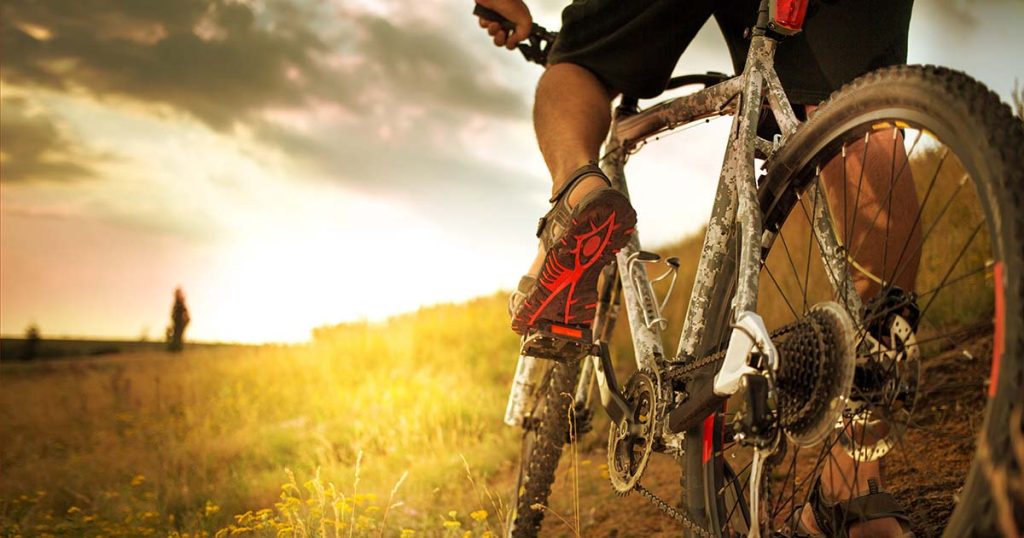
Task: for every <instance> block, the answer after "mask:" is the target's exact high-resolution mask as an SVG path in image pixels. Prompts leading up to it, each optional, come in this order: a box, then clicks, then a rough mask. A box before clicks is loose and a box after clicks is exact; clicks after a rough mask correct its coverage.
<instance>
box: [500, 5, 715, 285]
mask: <svg viewBox="0 0 1024 538" xmlns="http://www.w3.org/2000/svg"><path fill="white" fill-rule="evenodd" d="M713 6H714V0H698V1H695V2H689V3H680V2H676V1H675V0H655V1H653V2H643V3H640V2H619V1H618V0H586V1H577V2H574V3H573V4H571V5H570V6H568V7H567V8H566V9H565V10H564V12H563V14H562V21H563V22H562V29H561V31H560V32H559V37H558V40H557V41H556V42H555V44H554V45H553V47H552V51H551V54H550V55H549V58H548V61H549V67H548V69H547V70H546V71H545V73H544V75H543V76H542V77H541V80H540V83H539V84H538V86H537V94H536V100H535V103H534V128H535V130H536V134H537V141H538V145H539V146H540V150H541V153H542V155H543V156H544V161H545V163H546V164H547V166H548V170H549V172H550V173H551V178H552V194H554V193H556V192H560V187H561V186H562V185H563V184H564V183H565V182H566V181H567V180H569V179H570V178H571V177H572V174H573V172H574V171H576V170H579V169H580V168H581V166H582V165H585V164H586V163H587V162H590V161H596V160H597V159H598V152H599V151H600V147H601V143H602V142H603V141H604V139H605V137H606V136H607V134H608V127H609V125H610V123H611V100H612V98H613V97H614V96H615V95H616V94H618V93H627V94H629V95H632V96H637V97H653V96H655V95H657V94H659V93H661V92H662V91H663V90H664V87H665V83H666V81H667V80H668V78H669V76H670V74H671V72H672V69H673V67H674V66H675V63H676V61H677V60H678V58H679V55H680V54H682V51H683V49H684V48H685V47H686V45H688V44H689V42H690V41H691V40H692V39H693V37H694V36H695V35H696V33H697V31H698V30H699V29H700V27H701V25H702V24H703V22H704V21H705V20H707V18H708V17H710V15H711V12H712V9H713ZM605 185H606V183H605V182H604V180H603V179H600V178H599V177H597V176H592V177H585V178H584V179H583V180H581V181H579V182H578V183H576V184H575V185H574V186H573V188H572V190H571V191H569V192H568V193H567V195H568V200H567V202H568V206H569V207H570V208H573V207H575V206H576V205H577V203H578V202H580V201H581V200H583V198H584V197H586V196H587V195H588V194H590V193H592V192H594V191H595V190H598V189H600V188H602V187H603V186H605ZM547 257H548V253H547V252H546V251H545V249H544V246H543V245H541V246H540V247H539V248H538V254H537V257H536V258H535V259H534V262H533V265H532V266H531V268H530V270H529V272H528V273H527V274H528V275H530V276H537V275H539V274H540V272H541V269H542V266H543V265H544V264H545V259H546V258H547ZM527 286H529V285H528V284H527ZM520 288H521V289H520V291H521V292H524V293H523V295H521V296H525V295H526V294H527V293H529V292H528V291H524V289H522V288H523V284H521V285H520ZM528 289H529V288H528V287H527V288H526V290H528Z"/></svg>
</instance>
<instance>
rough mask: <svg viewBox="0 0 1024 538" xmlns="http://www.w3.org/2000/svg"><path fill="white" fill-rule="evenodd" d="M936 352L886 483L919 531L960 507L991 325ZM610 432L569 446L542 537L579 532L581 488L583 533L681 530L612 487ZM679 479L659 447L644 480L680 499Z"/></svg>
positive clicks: (935, 529)
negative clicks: (576, 506) (608, 463)
mask: <svg viewBox="0 0 1024 538" xmlns="http://www.w3.org/2000/svg"><path fill="white" fill-rule="evenodd" d="M930 351H931V353H932V356H931V357H930V358H927V359H925V360H924V362H923V366H924V372H923V375H922V380H923V385H924V387H923V389H922V391H921V394H920V396H919V400H918V402H919V403H918V406H917V409H916V411H915V413H914V415H913V416H914V420H915V424H914V425H913V427H912V428H910V429H908V432H907V434H906V436H905V437H904V439H903V441H902V442H901V443H900V445H899V446H898V447H897V449H895V450H894V452H893V454H892V456H890V457H888V458H887V459H886V460H885V469H886V471H885V472H886V477H887V481H888V483H887V486H886V489H888V490H889V491H891V492H892V493H893V495H894V496H895V497H896V498H897V500H899V502H901V503H902V504H903V505H904V507H905V508H906V509H907V510H908V511H909V512H910V513H911V514H912V519H913V530H914V532H915V533H916V535H917V536H918V537H930V536H939V535H941V532H942V522H944V521H945V520H946V519H947V518H948V516H949V513H950V512H951V511H952V509H953V507H954V503H955V500H954V496H955V495H956V493H957V492H958V488H959V487H960V485H962V484H963V481H964V479H965V477H966V473H967V468H968V464H969V462H970V458H971V457H972V455H973V452H974V439H973V436H972V434H971V432H975V433H976V432H977V430H978V429H979V428H980V425H981V421H982V419H983V414H984V405H985V399H986V397H985V391H986V389H987V386H986V383H987V379H988V375H989V367H990V366H989V365H990V358H991V353H992V338H991V333H990V329H988V328H981V329H979V330H978V331H973V332H967V333H965V334H962V335H961V336H960V337H959V338H958V339H957V340H956V341H947V342H944V343H942V344H941V347H940V348H939V349H933V350H930ZM606 432H607V430H606V429H603V428H600V427H599V428H598V429H596V430H595V431H594V432H592V433H590V434H588V435H587V437H586V438H584V440H583V442H582V443H581V444H580V446H579V447H578V449H577V450H578V452H579V454H578V456H577V458H576V460H577V463H576V465H575V466H574V465H573V462H572V457H571V455H570V453H569V452H568V448H567V449H566V452H564V453H563V457H562V461H561V465H560V467H559V472H558V478H557V480H556V483H555V486H554V493H553V495H552V498H551V500H550V505H551V513H549V514H548V516H547V517H546V518H545V520H544V529H543V531H542V533H541V534H542V536H553V537H556V536H574V535H575V533H574V531H573V528H574V527H575V526H576V525H577V523H576V516H575V510H574V507H573V504H574V503H573V498H574V495H573V490H574V489H575V488H576V487H578V492H579V493H578V498H579V516H578V519H579V528H580V532H579V535H580V536H584V537H646V536H652V537H660V536H681V528H680V527H679V526H678V525H677V524H676V523H675V522H674V521H673V520H671V519H670V518H668V517H667V516H665V515H664V514H662V513H661V512H660V511H659V510H657V509H656V508H655V507H654V506H653V505H652V504H651V503H650V501H648V500H646V499H644V498H643V497H641V496H640V495H638V494H636V493H633V494H630V495H627V496H625V497H619V496H616V495H615V494H614V493H613V492H612V490H611V486H610V484H609V482H608V479H607V471H606V470H605V469H606V468H605V467H604V466H603V464H604V462H605V451H604V448H603V447H604V443H605V439H606V435H607V433H606ZM574 470H575V471H576V473H575V476H576V477H578V478H577V479H576V481H575V482H574V480H573V479H574V475H573V471H574ZM679 478H680V474H679V467H678V465H677V464H676V463H675V462H674V461H672V459H671V458H668V457H666V456H661V455H658V454H655V455H653V456H652V458H651V464H650V467H649V468H648V471H647V472H646V474H645V475H644V479H643V484H644V485H645V486H646V487H648V488H649V489H651V490H652V491H654V492H655V493H656V494H658V495H659V496H660V497H662V498H663V499H665V500H666V501H669V502H671V503H673V504H675V503H676V502H677V501H678V499H679V494H680V493H679V492H680V487H679ZM576 482H578V486H576ZM563 518H564V519H563Z"/></svg>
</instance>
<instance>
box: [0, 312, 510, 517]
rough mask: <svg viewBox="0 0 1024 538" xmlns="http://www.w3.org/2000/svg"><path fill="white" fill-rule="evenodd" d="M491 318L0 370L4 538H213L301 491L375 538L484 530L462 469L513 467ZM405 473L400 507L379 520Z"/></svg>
mask: <svg viewBox="0 0 1024 538" xmlns="http://www.w3.org/2000/svg"><path fill="white" fill-rule="evenodd" d="M503 303H504V298H503V297H498V296H495V297H488V298H483V299H479V300H476V301H473V302H471V303H469V304H467V305H459V306H453V305H447V306H439V307H434V308H429V309H425V310H421V311H420V312H418V313H416V314H410V315H406V316H402V317H399V318H396V319H392V320H390V321H388V322H387V323H383V324H379V325H374V324H358V325H348V326H342V327H338V328H325V329H321V330H318V331H317V332H316V338H315V340H314V342H313V343H311V344H309V345H305V346H291V347H264V348H253V349H235V350H195V351H190V352H186V353H185V354H183V355H182V356H180V357H172V356H168V355H164V354H160V353H149V354H133V355H125V356H123V357H119V358H102V359H80V360H69V361H62V362H47V363H38V364H22V363H11V362H10V361H4V363H3V369H2V384H3V390H2V391H0V432H2V438H3V444H2V452H0V465H2V469H3V471H2V473H3V476H2V479H0V525H2V526H0V529H2V532H3V533H4V534H18V533H25V534H38V533H41V532H51V533H56V534H68V535H77V534H79V533H80V531H81V530H82V528H84V527H82V525H85V526H87V527H89V526H91V527H93V528H94V529H95V530H97V533H102V534H117V533H118V532H119V531H127V530H130V532H121V534H124V535H136V534H139V533H141V532H145V530H146V529H151V530H152V532H159V533H162V534H166V533H167V532H169V531H177V532H182V533H186V532H187V533H196V532H204V531H205V532H207V533H210V534H212V533H215V531H216V530H218V529H221V528H224V527H225V526H227V525H229V524H235V525H236V526H238V525H239V522H238V521H237V520H235V519H234V518H233V517H232V516H234V515H244V514H246V513H247V512H249V511H250V510H251V511H252V514H257V513H258V510H259V509H271V512H262V514H263V515H262V516H261V517H265V518H266V517H271V516H274V517H279V518H280V519H281V520H282V521H287V519H288V518H287V517H285V516H284V514H288V513H292V514H293V516H294V512H295V510H294V508H295V506H294V502H292V501H290V500H288V499H291V498H292V497H295V498H299V499H300V501H301V502H302V503H306V501H307V500H308V499H310V498H315V497H316V496H314V497H309V495H311V493H309V491H308V489H309V488H319V489H317V491H318V492H319V493H317V495H321V497H322V498H319V500H317V501H316V502H315V503H314V504H316V503H319V504H324V503H326V504H324V506H327V505H328V504H330V503H331V502H336V501H339V500H341V497H340V495H341V494H342V493H343V492H344V494H345V495H348V497H347V498H346V499H347V500H346V501H345V502H346V503H348V506H349V507H350V508H353V509H354V508H359V509H360V510H363V509H364V508H368V507H370V506H376V507H377V508H376V509H372V510H370V512H371V513H370V514H366V513H364V512H360V511H356V512H349V513H348V515H349V516H353V515H355V519H354V520H352V521H349V523H353V522H358V521H360V520H359V517H364V518H370V516H372V515H374V514H376V518H377V519H376V520H374V519H373V518H370V519H366V520H363V521H364V525H363V528H361V529H360V531H361V532H362V531H365V532H366V533H367V534H371V535H374V536H376V535H377V531H378V530H379V529H377V528H371V527H367V525H369V524H370V523H374V521H377V522H378V523H379V520H380V519H381V517H382V516H383V514H384V511H388V522H387V525H388V526H389V528H392V529H399V530H400V529H401V528H408V529H445V528H449V529H452V528H455V525H454V523H453V522H455V521H459V522H461V524H462V525H463V526H462V527H461V528H463V530H465V529H468V528H471V527H472V525H471V524H473V523H475V524H477V526H480V527H481V528H483V527H482V526H481V522H477V521H475V520H473V519H471V518H469V514H470V513H472V512H475V513H477V517H479V514H480V512H479V510H480V509H481V508H483V507H482V506H481V503H480V502H479V500H478V498H477V496H476V493H475V492H474V489H473V487H472V485H471V484H470V483H469V481H468V480H467V479H466V477H465V473H464V468H465V466H467V465H468V466H469V467H471V468H472V469H473V471H474V472H475V473H478V474H479V475H480V476H481V477H484V478H487V477H491V476H493V475H495V474H496V473H500V472H502V471H503V470H505V469H506V468H507V467H509V466H510V465H511V461H512V460H513V457H514V455H515V454H516V453H517V449H516V447H515V439H516V436H515V433H514V432H512V431H511V430H509V429H506V428H502V427H500V426H499V425H500V424H501V414H502V412H503V410H504V399H505V396H506V395H507V392H506V391H507V383H508V379H509V375H510V371H511V369H512V368H513V365H514V361H515V356H516V353H517V350H518V342H517V340H516V338H515V336H514V335H512V334H511V333H510V331H508V329H507V317H506V315H505V314H504V311H503V308H502V306H501V305H502V304H503ZM360 454H362V462H361V466H360V476H359V483H358V484H359V486H358V491H357V492H355V491H353V490H352V489H351V488H350V486H351V485H353V484H354V483H355V481H354V479H355V472H356V462H357V460H358V458H359V457H360V456H359V455H360ZM462 457H464V458H465V460H463V459H462ZM464 461H465V462H464ZM286 468H288V469H291V470H292V471H294V473H295V475H296V476H297V477H299V478H298V479H297V480H293V479H289V478H288V476H287V475H286V473H285V469H286ZM318 469H319V478H318V479H315V480H313V481H312V482H309V483H308V484H307V485H306V486H303V483H304V482H306V481H308V480H310V479H313V478H314V477H315V476H316V473H317V470H318ZM405 473H407V474H408V478H407V479H406V480H405V482H404V484H403V485H402V487H401V488H400V489H398V490H397V491H396V496H397V497H398V501H400V502H401V503H402V504H401V505H400V506H398V507H391V504H394V502H392V503H391V504H388V505H387V506H384V505H383V504H382V503H383V502H384V500H385V499H387V497H388V495H387V492H388V491H391V490H392V488H393V486H394V484H395V483H396V482H397V481H398V480H399V478H401V477H402V476H403V475H404V474H405ZM282 482H284V484H285V490H284V493H283V494H284V495H285V497H287V498H285V499H282V497H281V495H282V491H281V485H282ZM330 484H334V485H335V487H334V488H333V489H332V488H331V486H330ZM344 488H350V489H347V490H346V489H344ZM329 491H334V492H336V495H335V497H331V496H330V495H327V494H326V493H324V492H329ZM37 492H39V493H37ZM300 493H301V494H302V495H300ZM323 495H326V497H324V496H323ZM282 502H284V503H286V504H285V505H284V507H285V508H287V510H286V511H284V512H282V511H281V510H274V505H275V503H278V504H279V503H282ZM288 503H291V504H288ZM302 506H304V507H305V506H306V504H302ZM310 506H312V505H310ZM452 510H455V511H456V512H455V514H454V515H451V514H449V512H450V511H452ZM289 511H290V512H289ZM275 514H276V515H275ZM498 516H499V515H498V514H496V513H493V512H492V513H491V514H490V517H489V522H488V525H491V526H495V525H498ZM126 518H127V519H128V520H130V524H128V526H127V527H124V526H123V525H121V524H122V523H124V522H125V520H126ZM86 519H88V521H86ZM250 519H251V518H250ZM271 519H272V518H271ZM349 519H351V517H349ZM247 521H248V520H247ZM268 521H269V520H268ZM250 523H251V521H250ZM101 524H106V530H105V531H103V532H101V531H100V529H101V527H100V525H101ZM118 525H121V526H118ZM268 525H269V523H268ZM445 525H447V527H446V526H445ZM242 526H245V525H242ZM249 527H252V525H249ZM269 528H270V527H268V529H269ZM348 528H350V529H351V528H354V527H353V526H352V525H350V526H349V527H348ZM291 529H292V530H293V531H295V529H296V527H294V526H292V527H291ZM296 532H297V531H296ZM395 532H397V531H395ZM329 534H331V535H333V531H332V532H331V533H329ZM343 535H344V534H343Z"/></svg>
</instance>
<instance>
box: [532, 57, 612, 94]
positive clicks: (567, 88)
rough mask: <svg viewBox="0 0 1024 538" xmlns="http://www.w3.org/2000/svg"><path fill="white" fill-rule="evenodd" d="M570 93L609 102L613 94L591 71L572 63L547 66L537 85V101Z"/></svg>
mask: <svg viewBox="0 0 1024 538" xmlns="http://www.w3.org/2000/svg"><path fill="white" fill-rule="evenodd" d="M563 93H572V94H575V95H595V96H600V97H601V98H602V99H606V100H608V101H611V100H612V98H613V97H614V95H615V94H614V93H613V92H612V90H611V89H610V88H608V87H607V86H606V85H605V84H604V83H603V82H601V80H600V79H599V78H597V75H595V74H594V73H593V72H592V71H590V70H589V69H587V68H586V67H583V66H581V65H577V64H573V63H557V64H554V65H549V66H548V67H547V68H546V69H545V70H544V74H543V75H541V77H540V81H539V82H538V83H537V100H538V101H541V100H543V99H546V98H548V97H549V96H552V95H558V94H563Z"/></svg>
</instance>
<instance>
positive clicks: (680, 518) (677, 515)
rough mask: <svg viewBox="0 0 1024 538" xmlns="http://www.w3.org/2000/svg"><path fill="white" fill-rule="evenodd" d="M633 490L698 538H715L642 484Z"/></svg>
mask: <svg viewBox="0 0 1024 538" xmlns="http://www.w3.org/2000/svg"><path fill="white" fill-rule="evenodd" d="M633 489H635V490H636V491H637V492H638V493H640V495H642V496H643V497H644V498H645V499H647V500H649V501H651V502H652V503H654V506H657V507H658V509H659V510H661V511H662V512H664V513H665V514H666V515H668V516H669V517H671V518H672V519H674V520H676V522H678V523H680V524H681V525H682V526H684V527H686V528H688V529H690V530H691V531H693V532H694V533H695V534H697V535H698V536H701V537H703V538H714V535H712V534H711V531H709V530H707V529H705V528H704V527H701V526H700V524H698V523H697V522H696V521H694V520H692V519H690V517H689V516H687V515H686V514H684V513H682V512H680V511H679V510H676V509H675V508H673V507H672V505H670V504H668V503H667V502H665V501H663V500H662V499H661V497H658V496H657V495H655V494H654V492H652V491H651V490H649V489H647V488H645V487H643V486H642V485H641V484H637V485H635V486H633Z"/></svg>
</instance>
